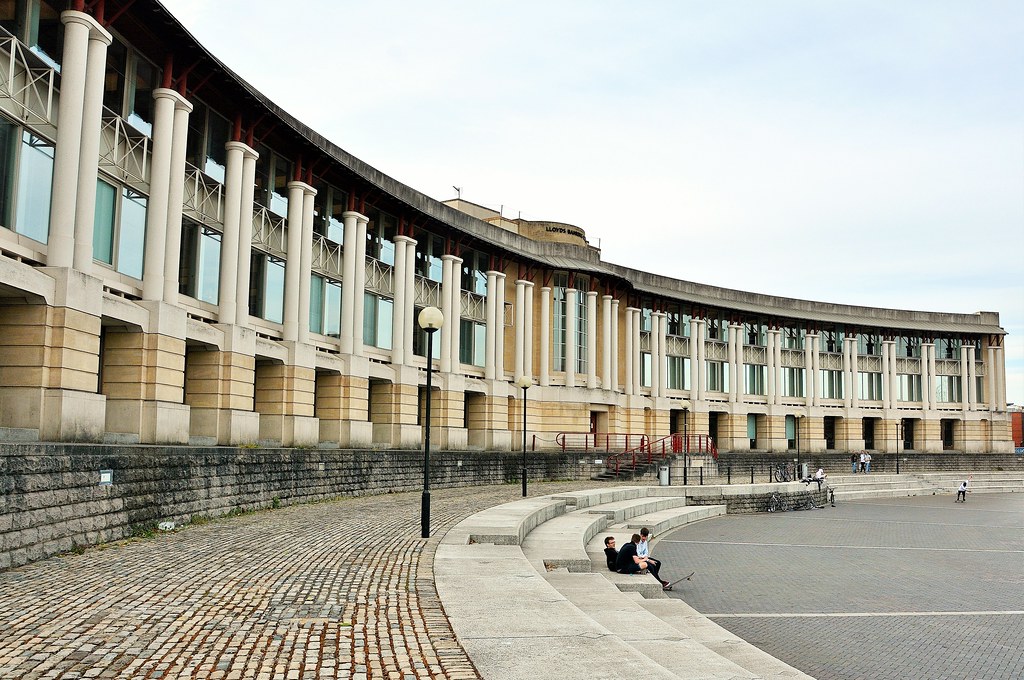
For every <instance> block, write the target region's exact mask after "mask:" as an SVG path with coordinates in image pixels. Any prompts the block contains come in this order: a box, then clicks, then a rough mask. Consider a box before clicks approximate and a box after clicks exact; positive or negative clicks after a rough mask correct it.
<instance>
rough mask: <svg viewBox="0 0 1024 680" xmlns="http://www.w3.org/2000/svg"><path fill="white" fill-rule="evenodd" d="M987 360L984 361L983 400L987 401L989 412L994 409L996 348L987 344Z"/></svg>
mask: <svg viewBox="0 0 1024 680" xmlns="http://www.w3.org/2000/svg"><path fill="white" fill-rule="evenodd" d="M986 354H987V355H988V360H987V361H986V362H985V390H986V394H985V401H986V402H988V410H989V412H990V413H992V412H995V410H996V348H995V346H994V345H991V344H990V345H989V346H988V351H987V352H986Z"/></svg>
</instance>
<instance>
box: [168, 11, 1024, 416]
mask: <svg viewBox="0 0 1024 680" xmlns="http://www.w3.org/2000/svg"><path fill="white" fill-rule="evenodd" d="M164 2H165V4H166V5H167V6H168V7H169V8H170V9H171V11H172V12H174V13H175V14H176V15H177V16H178V18H179V19H180V20H181V21H182V22H183V23H184V24H185V26H186V27H187V28H188V29H189V30H190V31H192V33H193V34H194V35H195V36H196V37H197V38H198V39H199V41H200V42H202V43H203V44H204V45H206V46H207V47H208V48H209V49H210V50H211V51H212V52H213V53H214V54H215V55H216V56H218V57H219V58H220V59H221V60H222V61H224V62H225V63H226V64H227V65H228V66H229V67H231V68H232V69H234V70H235V71H236V72H238V73H239V74H240V75H241V76H242V77H243V78H245V79H247V80H248V81H249V82H251V83H252V84H253V85H254V86H255V87H256V88H257V89H259V90H260V91H262V92H263V93H265V94H266V95H267V96H269V97H270V98H271V99H272V100H273V101H275V102H276V103H277V104H279V105H280V106H281V107H283V108H284V109H285V110H287V111H289V112H291V113H292V114H294V115H295V116H297V117H298V118H299V119H300V120H302V121H303V122H305V123H307V124H308V125H310V126H311V127H313V128H314V129H316V130H317V131H318V132H321V133H322V134H324V135H325V136H326V137H328V138H329V139H331V140H332V141H334V142H336V143H337V144H339V145H340V146H341V147H342V148H344V149H346V150H347V151H349V152H351V153H353V154H354V155H356V156H357V157H359V158H361V159H362V160H364V161H366V162H368V163H370V164H371V165H373V166H374V167H376V168H378V169H379V170H381V171H382V172H384V173H386V174H388V175H390V176H392V177H394V178H396V179H398V180H399V181H401V182H403V183H405V184H407V185H409V186H411V187H413V188H415V189H418V190H420V191H422V192H424V193H426V194H428V195H430V196H432V197H434V198H437V199H442V200H443V199H447V198H452V197H453V196H454V189H453V188H452V187H453V185H454V186H459V187H461V188H462V196H463V198H466V199H468V200H471V201H474V202H476V203H481V204H483V205H487V206H490V207H493V208H495V209H498V208H499V207H501V208H502V209H503V210H504V212H505V214H506V215H511V216H517V215H521V216H522V217H524V218H527V219H550V220H558V221H563V222H569V223H571V224H575V225H578V226H580V227H582V228H583V229H585V230H586V232H587V236H588V238H589V239H590V241H591V243H593V244H594V245H598V244H599V245H600V246H601V248H602V250H603V257H604V259H605V260H607V261H610V262H615V263H618V264H622V265H626V266H631V267H636V268H640V269H645V270H649V271H655V272H658V273H661V274H666V275H668V276H672V277H676V278H680V279H686V280H690V281H699V282H702V283H709V284H715V285H721V286H727V287H730V288H738V289H741V290H751V291H758V292H764V293H772V294H777V295H785V296H791V297H797V298H806V299H813V300H824V301H828V302H840V303H853V304H865V305H871V306H884V307H896V308H900V309H923V310H928V311H943V312H974V311H978V310H992V311H998V312H999V313H1000V315H1001V322H1002V325H1003V327H1004V328H1006V329H1007V330H1008V331H1009V332H1010V334H1011V335H1010V337H1009V338H1008V341H1007V372H1008V380H1007V383H1008V384H1007V391H1008V398H1009V401H1011V402H1016V403H1018V404H1021V403H1024V264H1022V263H1024V75H1022V74H1024V3H1021V2H1019V1H1016V0H1007V1H1005V2H1004V1H1001V0H983V1H982V0H978V1H970V0H958V1H947V0H900V1H899V2H892V0H858V1H856V2H854V1H845V0H828V1H827V2H822V1H820V0H775V1H767V0H717V1H714V2H712V1H710V0H708V1H704V2H697V1H692V0H691V1H683V0H679V1H670V0H664V1H650V2H636V3H623V2H614V3H613V2H605V1H599V0H587V1H584V0H562V1H552V0H548V1H547V2H537V1H535V0H518V1H517V2H508V1H507V0H502V1H501V2H498V1H496V0H495V1H490V0H473V1H470V0H466V1H463V2H455V1H451V0H436V1H434V2H429V3H427V2H411V1H405V2H402V1H398V0H374V1H373V2H366V1H365V0H360V2H351V1H350V0H322V1H321V0H303V1H301V2H292V3H288V4H282V3H281V2H279V1H276V0H275V1H274V2H270V1H269V0H219V1H218V2H210V1H208V0H164Z"/></svg>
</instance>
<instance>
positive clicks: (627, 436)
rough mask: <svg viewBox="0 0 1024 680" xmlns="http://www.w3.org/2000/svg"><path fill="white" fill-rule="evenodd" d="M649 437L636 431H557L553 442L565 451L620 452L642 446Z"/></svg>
mask: <svg viewBox="0 0 1024 680" xmlns="http://www.w3.org/2000/svg"><path fill="white" fill-rule="evenodd" d="M649 440H650V437H648V436H647V435H646V434H637V433H610V432H559V433H558V434H556V435H555V443H556V444H557V445H558V447H559V448H560V449H561V450H562V452H563V453H565V452H566V451H595V452H603V453H612V452H622V451H627V450H629V449H630V448H636V447H638V446H644V445H645V444H646V443H647V442H648V441H649Z"/></svg>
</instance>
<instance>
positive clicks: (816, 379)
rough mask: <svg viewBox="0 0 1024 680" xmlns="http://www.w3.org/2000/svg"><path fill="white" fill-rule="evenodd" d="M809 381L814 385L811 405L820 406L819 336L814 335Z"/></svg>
mask: <svg viewBox="0 0 1024 680" xmlns="http://www.w3.org/2000/svg"><path fill="white" fill-rule="evenodd" d="M811 372H812V376H811V380H812V383H813V385H814V391H813V392H812V393H811V395H812V397H813V401H812V403H813V405H814V406H821V336H820V335H817V334H815V335H814V339H813V340H811Z"/></svg>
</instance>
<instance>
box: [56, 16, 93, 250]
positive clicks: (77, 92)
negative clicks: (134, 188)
mask: <svg viewBox="0 0 1024 680" xmlns="http://www.w3.org/2000/svg"><path fill="white" fill-rule="evenodd" d="M60 19H61V22H63V24H64V53H63V57H62V58H61V74H60V100H59V101H58V104H57V119H58V120H59V121H60V124H59V125H58V126H57V142H56V145H55V146H54V152H53V181H52V184H51V186H52V190H51V193H50V232H49V236H48V237H47V243H48V246H47V257H46V262H47V264H48V265H49V266H51V267H71V266H73V265H74V260H75V207H76V201H77V193H78V172H79V163H80V161H81V157H82V156H81V154H82V123H83V119H84V116H85V87H86V73H87V70H88V68H87V67H88V62H89V35H90V33H92V32H93V31H97V32H98V31H102V30H103V28H102V27H101V26H100V25H99V24H98V23H97V22H96V20H95V19H93V18H92V17H91V16H89V15H88V14H85V13H84V12H76V11H73V10H67V11H65V12H62V13H61V15H60ZM92 191H93V192H95V191H96V187H95V185H94V186H93V188H92ZM89 247H90V249H91V248H92V243H90V244H89Z"/></svg>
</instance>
